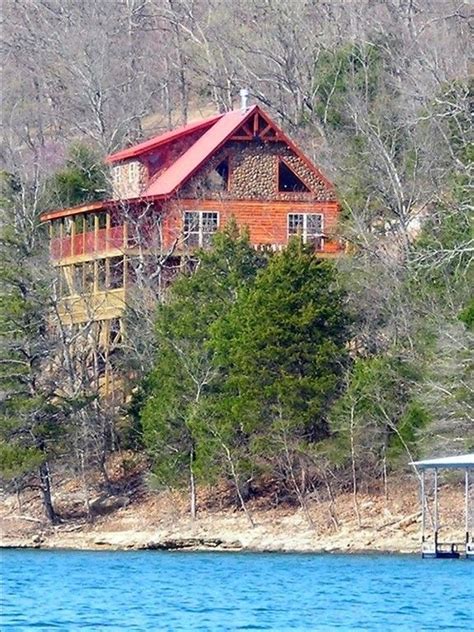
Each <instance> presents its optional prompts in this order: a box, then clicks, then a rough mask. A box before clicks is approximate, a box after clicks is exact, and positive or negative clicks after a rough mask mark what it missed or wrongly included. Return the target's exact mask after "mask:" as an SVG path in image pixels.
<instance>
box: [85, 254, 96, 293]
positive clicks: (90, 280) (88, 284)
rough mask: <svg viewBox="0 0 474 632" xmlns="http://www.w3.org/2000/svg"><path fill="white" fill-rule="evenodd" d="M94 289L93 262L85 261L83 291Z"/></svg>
mask: <svg viewBox="0 0 474 632" xmlns="http://www.w3.org/2000/svg"><path fill="white" fill-rule="evenodd" d="M93 291H94V263H93V261H87V262H86V263H84V292H93Z"/></svg>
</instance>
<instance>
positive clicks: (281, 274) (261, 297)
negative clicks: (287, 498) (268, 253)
mask: <svg viewBox="0 0 474 632" xmlns="http://www.w3.org/2000/svg"><path fill="white" fill-rule="evenodd" d="M347 332H348V315H347V313H346V310H345V308H344V295H343V292H342V290H341V289H340V288H339V287H338V286H337V278H336V275H335V270H334V267H333V265H332V264H331V263H330V262H327V261H322V260H319V259H317V258H316V257H315V256H314V253H313V250H312V247H311V246H304V245H303V244H302V243H301V242H300V241H299V240H294V241H293V242H292V243H290V245H289V246H288V248H287V249H286V250H285V251H284V252H283V253H282V254H279V255H276V256H274V257H273V258H272V260H271V261H270V263H269V265H268V267H267V268H266V269H264V270H262V271H261V272H260V273H259V275H258V276H257V279H256V281H255V284H253V285H252V286H251V287H250V288H248V289H247V291H245V292H243V293H242V294H241V296H240V297H239V299H238V300H237V302H236V303H235V305H234V306H233V308H232V309H231V310H230V312H229V314H228V316H224V317H223V318H222V319H220V320H219V321H218V322H217V323H216V325H215V326H214V328H213V346H214V347H215V348H216V350H217V352H218V361H219V365H220V367H221V371H222V373H223V376H224V379H223V380H222V386H221V389H220V392H219V393H217V394H216V396H215V400H216V403H215V409H214V416H210V419H211V420H214V421H213V423H214V424H215V425H217V426H218V427H220V429H221V430H222V432H223V433H225V434H227V444H229V443H230V442H231V441H230V437H229V435H231V434H232V433H231V432H229V430H232V431H233V436H232V445H233V447H234V448H237V452H238V453H239V454H240V455H241V460H242V467H241V469H242V471H243V473H245V467H244V466H245V462H247V463H254V462H255V461H260V462H262V460H263V461H264V463H265V466H264V467H266V469H268V470H269V471H270V472H271V473H272V474H273V475H277V476H279V477H280V478H281V480H282V481H283V482H284V483H285V484H288V485H289V486H290V487H291V488H292V491H293V492H295V491H296V493H297V495H298V497H300V499H301V498H302V496H303V493H304V490H302V489H301V488H300V486H299V485H298V484H296V472H298V474H301V469H302V462H303V461H302V458H301V457H302V455H303V454H304V453H305V450H306V448H307V447H308V446H310V445H311V444H314V443H316V442H318V441H319V440H321V439H322V438H324V437H325V436H326V435H327V433H328V425H327V419H328V412H329V410H330V407H331V405H332V403H333V401H334V399H335V398H337V396H338V394H339V391H340V388H341V376H342V374H343V370H344V366H345V364H346V363H347V352H346V343H347ZM227 447H228V449H230V448H229V446H228V445H227ZM246 450H247V453H246V454H245V451H246ZM253 466H254V465H253ZM254 467H255V466H254ZM247 474H248V473H247Z"/></svg>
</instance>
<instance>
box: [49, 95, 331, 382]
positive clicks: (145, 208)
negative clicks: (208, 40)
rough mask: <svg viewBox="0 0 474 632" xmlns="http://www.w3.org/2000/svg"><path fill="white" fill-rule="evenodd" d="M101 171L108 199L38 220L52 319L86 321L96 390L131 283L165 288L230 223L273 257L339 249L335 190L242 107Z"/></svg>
mask: <svg viewBox="0 0 474 632" xmlns="http://www.w3.org/2000/svg"><path fill="white" fill-rule="evenodd" d="M106 162H107V164H108V165H109V167H110V176H111V183H112V184H111V190H112V195H111V196H110V198H109V199H107V200H103V201H100V202H94V203H89V204H84V205H82V206H78V207H74V208H67V209H61V210H56V211H51V212H47V213H45V214H43V215H42V221H43V222H47V223H48V224H49V229H50V251H51V257H52V260H53V263H54V265H55V266H56V267H57V270H58V294H59V296H60V297H61V298H60V302H59V305H60V308H59V315H60V318H61V320H62V322H63V323H64V324H65V325H67V326H70V327H74V326H76V327H77V326H79V327H80V326H81V325H82V326H84V325H85V324H86V323H88V331H89V336H90V335H91V334H90V331H91V326H90V325H91V323H92V324H93V325H94V328H95V330H94V334H93V336H92V337H93V338H94V339H95V340H96V343H95V345H96V347H97V348H99V349H100V350H101V353H100V354H99V355H100V358H101V359H100V361H99V362H98V361H97V358H96V361H95V364H96V366H99V369H98V370H99V371H100V372H101V373H103V374H104V375H105V376H106V379H105V387H104V388H105V392H106V393H107V392H109V391H111V390H113V385H111V384H109V381H110V379H111V378H110V375H109V372H108V370H107V366H108V358H109V356H110V355H111V354H112V353H113V351H114V349H116V348H117V347H118V346H120V343H121V340H122V335H123V322H122V316H123V313H124V310H125V306H126V305H127V294H128V293H129V292H130V288H132V287H134V286H135V287H136V284H137V283H138V282H139V281H140V278H141V279H143V278H147V279H150V278H156V279H158V278H159V279H160V282H163V279H164V280H165V282H166V281H168V282H169V279H171V278H172V276H173V275H174V274H175V271H176V269H179V267H180V266H181V265H182V262H183V261H185V260H186V257H188V258H189V256H190V254H191V253H192V252H193V251H194V250H196V249H197V248H205V247H207V246H208V245H209V244H210V243H211V241H212V236H213V234H214V233H215V232H216V231H217V230H220V229H222V227H224V226H225V225H226V223H227V222H228V221H229V220H230V218H234V219H235V221H236V223H237V225H239V226H240V227H246V229H247V230H248V233H249V237H250V241H251V243H252V245H253V246H254V247H255V248H257V249H269V250H272V251H279V250H282V249H283V248H284V247H285V245H286V244H287V243H288V239H289V238H291V236H292V235H299V236H300V237H301V238H302V239H303V241H305V242H308V243H312V244H313V245H314V248H315V251H316V252H317V254H318V255H320V256H333V255H335V254H337V253H338V252H339V251H340V244H339V241H338V240H337V238H336V236H335V228H336V224H337V219H338V214H339V211H340V207H339V204H338V202H337V199H336V195H335V191H334V187H333V186H332V184H331V183H330V182H329V181H328V180H327V178H326V177H325V176H324V175H323V174H322V173H321V171H320V170H319V169H318V168H317V167H316V166H315V165H314V164H313V163H312V162H311V160H309V159H308V158H307V157H306V156H305V155H304V153H303V152H302V151H301V149H300V148H299V147H297V146H296V144H295V143H293V141H292V140H291V139H290V138H289V137H288V136H287V135H286V134H285V133H284V132H283V131H282V130H281V129H280V128H279V127H278V126H277V125H276V124H275V122H274V121H273V120H272V119H271V118H270V117H269V115H268V114H267V113H266V112H265V111H263V110H262V109H261V108H260V107H259V106H258V105H253V106H251V107H247V106H246V104H245V102H243V104H242V107H241V108H239V109H237V110H233V111H229V112H226V113H220V114H216V115H214V116H211V117H209V118H206V119H203V120H199V121H197V122H194V123H190V124H188V125H184V126H182V127H179V128H177V129H175V130H173V131H170V132H166V133H164V134H162V135H160V136H156V137H154V138H151V139H150V140H147V141H145V142H142V143H140V144H137V145H134V146H132V147H129V148H127V149H123V150H122V151H118V152H116V153H113V154H111V155H110V156H108V157H107V159H106ZM157 270H159V274H157ZM157 282H158V281H157Z"/></svg>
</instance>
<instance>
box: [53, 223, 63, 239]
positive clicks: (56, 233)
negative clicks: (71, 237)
mask: <svg viewBox="0 0 474 632" xmlns="http://www.w3.org/2000/svg"><path fill="white" fill-rule="evenodd" d="M62 224H63V220H62V219H53V221H52V222H51V237H53V238H54V237H61V227H62Z"/></svg>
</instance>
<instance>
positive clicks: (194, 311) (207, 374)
mask: <svg viewBox="0 0 474 632" xmlns="http://www.w3.org/2000/svg"><path fill="white" fill-rule="evenodd" d="M198 258H199V263H198V265H197V268H196V269H195V270H194V271H192V272H190V273H188V274H187V275H184V276H182V277H181V278H179V279H177V280H176V281H175V282H174V283H173V285H172V286H171V288H170V292H169V297H168V300H167V301H166V302H165V303H164V304H163V305H161V306H160V307H159V308H158V314H157V320H156V336H157V355H156V363H155V366H154V369H153V371H152V373H151V375H150V376H149V378H148V379H147V381H146V383H145V404H144V406H143V409H142V414H141V417H142V425H143V433H144V442H145V445H146V447H147V448H148V451H149V452H150V453H151V455H152V456H153V457H154V473H155V475H156V477H157V478H158V480H159V481H160V482H162V483H166V484H178V485H181V484H183V483H184V482H185V481H189V485H190V492H191V513H192V514H193V515H194V513H195V488H194V485H195V476H196V475H201V476H202V477H203V478H206V477H207V476H208V474H209V473H208V472H207V471H206V468H205V467H200V463H202V459H201V458H200V457H201V456H202V455H201V453H202V452H205V451H206V449H207V447H206V446H205V445H203V444H202V443H200V442H198V437H199V436H200V435H202V426H203V425H204V424H205V423H206V420H205V418H204V417H203V411H204V408H205V404H204V400H205V398H206V395H207V393H208V392H209V390H210V389H211V388H212V387H213V385H215V383H216V382H217V381H218V379H219V371H218V367H216V365H215V361H214V357H215V352H214V350H213V349H212V347H211V346H210V344H209V342H210V337H211V334H210V327H211V325H212V324H213V323H214V322H215V321H216V320H217V319H218V318H220V317H221V316H222V314H223V313H226V311H227V310H228V309H229V307H230V306H231V305H232V304H233V302H234V301H235V299H236V296H237V295H238V293H239V291H240V289H241V287H242V286H244V285H245V284H246V283H248V282H249V281H251V280H252V279H253V277H254V276H255V274H256V271H257V269H258V268H259V267H260V266H261V265H262V258H261V257H260V256H258V255H257V253H256V252H255V251H254V250H253V249H252V247H251V246H250V244H249V241H248V236H247V235H245V234H243V235H240V234H239V232H238V230H237V228H236V225H235V223H231V224H230V225H229V226H228V227H227V228H226V230H225V231H224V232H223V233H219V234H217V235H216V237H215V240H214V245H213V248H212V249H211V250H210V251H202V252H200V253H199V254H198ZM205 460H206V459H205ZM206 462H207V461H206Z"/></svg>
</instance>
